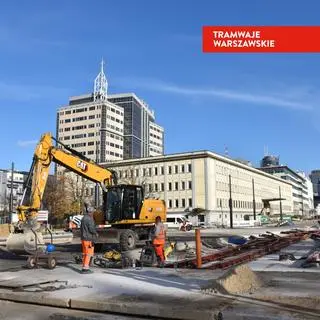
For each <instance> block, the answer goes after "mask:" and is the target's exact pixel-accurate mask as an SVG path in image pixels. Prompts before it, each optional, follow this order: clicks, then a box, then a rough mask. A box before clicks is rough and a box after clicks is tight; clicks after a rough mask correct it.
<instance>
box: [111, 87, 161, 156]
mask: <svg viewBox="0 0 320 320" xmlns="http://www.w3.org/2000/svg"><path fill="white" fill-rule="evenodd" d="M108 101H110V102H112V103H114V104H116V105H118V106H121V107H122V108H123V110H124V132H123V136H124V152H123V157H124V159H132V158H141V157H149V156H157V155H163V152H164V150H163V134H164V130H163V128H162V127H161V126H159V125H157V124H156V123H155V115H154V111H153V110H150V108H149V106H148V105H147V104H146V103H145V102H144V101H143V100H142V99H140V98H138V97H137V96H136V95H135V94H134V93H124V94H112V95H109V96H108Z"/></svg>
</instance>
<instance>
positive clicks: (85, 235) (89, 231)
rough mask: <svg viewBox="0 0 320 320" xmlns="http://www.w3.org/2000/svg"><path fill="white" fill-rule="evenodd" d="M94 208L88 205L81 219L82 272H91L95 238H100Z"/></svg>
mask: <svg viewBox="0 0 320 320" xmlns="http://www.w3.org/2000/svg"><path fill="white" fill-rule="evenodd" d="M94 211H95V210H94V208H92V207H86V213H85V214H84V216H83V218H82V219H81V226H80V235H81V244H82V261H83V264H82V273H89V272H91V270H90V269H89V265H90V260H91V258H92V257H93V254H94V242H93V241H94V240H95V239H97V238H98V233H97V231H96V226H95V223H94V220H93V214H94Z"/></svg>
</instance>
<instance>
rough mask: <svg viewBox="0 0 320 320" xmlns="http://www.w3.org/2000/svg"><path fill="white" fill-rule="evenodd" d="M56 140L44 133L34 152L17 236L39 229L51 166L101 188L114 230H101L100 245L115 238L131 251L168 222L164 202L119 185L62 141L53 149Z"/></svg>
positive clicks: (114, 177)
mask: <svg viewBox="0 0 320 320" xmlns="http://www.w3.org/2000/svg"><path fill="white" fill-rule="evenodd" d="M53 140H55V139H54V138H53V137H52V135H51V134H50V133H45V134H43V135H42V137H41V139H40V141H39V143H38V145H37V147H36V149H35V153H34V156H33V162H32V166H31V170H30V172H29V177H28V179H27V182H26V188H25V190H24V195H23V199H22V201H21V205H20V206H19V207H18V208H17V212H18V216H19V222H18V224H17V225H16V226H15V228H14V233H23V232H25V231H26V230H30V229H31V228H32V229H33V230H36V229H37V215H38V211H39V210H40V208H41V201H42V197H43V193H44V190H45V187H46V183H47V179H48V175H49V170H50V165H51V163H52V162H54V163H57V164H59V165H61V166H63V167H65V168H67V169H69V170H70V171H72V172H74V173H77V174H78V175H80V176H82V177H84V178H86V179H88V180H90V181H92V182H95V183H99V185H100V186H101V188H102V190H103V210H102V211H101V213H102V215H103V218H102V220H104V221H105V225H111V228H106V229H104V230H99V229H98V232H99V233H103V236H102V237H101V236H100V235H99V239H100V241H99V242H100V243H101V244H102V243H103V242H104V241H107V240H108V238H109V237H108V236H109V235H112V237H113V238H114V237H115V234H116V237H117V238H118V240H119V242H120V244H121V248H122V250H131V249H133V248H135V245H136V241H137V240H143V239H147V238H148V236H149V234H150V231H151V228H152V227H153V225H154V222H155V219H156V217H157V216H160V217H161V219H162V221H165V220H166V207H165V202H164V201H163V200H159V199H145V198H144V190H143V188H142V186H138V185H125V184H118V181H117V174H116V172H114V171H113V170H109V169H106V168H104V167H102V166H99V165H98V164H96V163H95V162H93V161H92V160H90V159H88V158H86V157H84V156H83V155H82V154H80V153H78V152H77V151H75V150H73V149H71V148H69V147H67V146H65V145H64V144H63V143H61V142H59V141H57V144H58V145H60V146H54V145H53ZM100 218H101V217H100ZM100 220H101V219H100ZM11 240H12V239H11Z"/></svg>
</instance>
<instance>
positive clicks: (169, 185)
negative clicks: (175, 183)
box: [168, 182, 172, 191]
mask: <svg viewBox="0 0 320 320" xmlns="http://www.w3.org/2000/svg"><path fill="white" fill-rule="evenodd" d="M168 189H169V191H171V190H172V183H171V182H169V184H168Z"/></svg>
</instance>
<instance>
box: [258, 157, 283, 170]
mask: <svg viewBox="0 0 320 320" xmlns="http://www.w3.org/2000/svg"><path fill="white" fill-rule="evenodd" d="M279 165H280V164H279V157H275V156H271V155H267V156H265V157H263V158H262V160H261V164H260V166H261V168H264V167H274V166H279Z"/></svg>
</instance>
